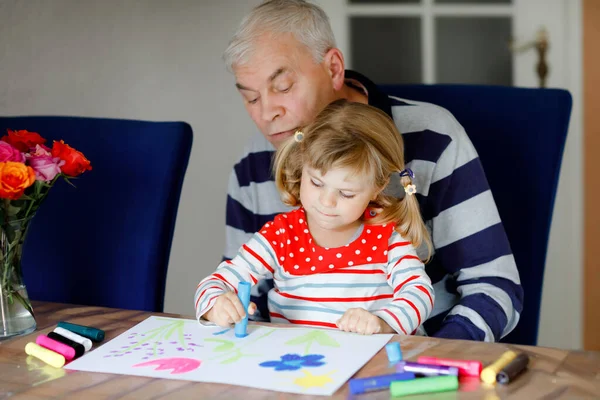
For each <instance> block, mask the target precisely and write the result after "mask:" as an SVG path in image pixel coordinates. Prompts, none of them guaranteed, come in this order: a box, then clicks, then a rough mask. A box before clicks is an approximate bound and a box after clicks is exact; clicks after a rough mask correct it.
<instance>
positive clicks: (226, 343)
mask: <svg viewBox="0 0 600 400" xmlns="http://www.w3.org/2000/svg"><path fill="white" fill-rule="evenodd" d="M204 341H205V342H216V343H221V344H220V345H219V346H217V347H215V348H214V349H213V350H214V351H229V350H231V349H232V348H234V347H235V344H234V343H233V342H232V341H230V340H223V339H212V338H208V339H204Z"/></svg>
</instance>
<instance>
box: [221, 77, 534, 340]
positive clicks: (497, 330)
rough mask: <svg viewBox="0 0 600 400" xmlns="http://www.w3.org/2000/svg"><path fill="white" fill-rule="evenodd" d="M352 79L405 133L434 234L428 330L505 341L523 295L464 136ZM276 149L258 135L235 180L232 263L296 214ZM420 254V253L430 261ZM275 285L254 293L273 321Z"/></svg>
mask: <svg viewBox="0 0 600 400" xmlns="http://www.w3.org/2000/svg"><path fill="white" fill-rule="evenodd" d="M346 77H347V78H350V79H354V80H357V81H359V82H360V83H361V84H362V85H364V86H365V87H366V89H367V90H368V97H369V104H371V105H373V106H375V107H378V108H380V109H381V110H383V111H385V112H386V113H388V114H389V115H390V116H391V117H392V118H393V119H394V122H395V124H396V126H397V127H398V130H399V131H400V132H401V133H402V137H403V140H404V145H405V160H406V165H407V167H409V168H411V169H412V170H413V171H415V174H416V177H415V183H416V186H417V191H418V193H417V199H418V200H419V203H420V206H421V212H422V216H423V219H424V220H425V223H426V225H427V227H428V229H429V231H430V234H431V235H432V239H433V244H434V250H435V252H434V254H433V257H432V260H431V261H430V262H429V263H428V264H427V266H426V271H427V274H428V275H429V277H430V278H431V280H432V282H433V284H434V285H433V287H434V291H435V295H436V301H435V306H434V309H433V312H432V314H431V317H430V318H429V320H428V321H426V322H425V324H424V327H425V329H426V331H427V333H428V334H429V335H431V336H437V337H446V338H457V339H471V340H485V341H497V340H499V339H500V338H501V337H503V336H505V335H506V334H508V333H509V332H510V331H511V330H512V329H513V328H514V327H515V325H516V324H517V322H518V320H519V313H520V312H521V310H522V301H523V290H522V287H521V284H520V280H519V273H518V272H517V268H516V265H515V260H514V258H513V256H512V252H511V249H510V245H509V243H508V239H507V237H506V234H505V232H504V228H503V226H502V222H501V221H500V216H499V215H498V211H497V209H496V204H495V202H494V199H493V197H492V194H491V192H490V189H489V186H488V183H487V180H486V177H485V174H484V172H483V169H482V167H481V163H480V162H479V158H478V156H477V153H476V151H475V149H474V147H473V145H472V143H471V141H470V140H469V138H468V137H467V135H466V133H465V131H464V129H463V127H462V126H461V125H460V124H459V123H458V122H457V121H456V119H455V118H454V117H453V116H452V115H451V114H450V113H449V112H448V111H447V110H445V109H443V108H441V107H438V106H435V105H433V104H428V103H422V102H415V101H410V100H405V99H398V98H393V97H388V96H386V95H385V94H383V93H381V92H380V91H379V90H378V88H377V86H376V85H374V84H373V83H372V82H371V81H370V80H368V79H367V78H366V77H364V76H362V75H360V74H358V73H356V72H353V71H347V72H346ZM273 154H274V149H273V146H272V145H271V144H270V143H269V142H267V140H266V139H265V138H264V137H263V136H262V135H260V134H259V133H257V135H256V136H255V139H254V140H253V141H252V142H251V143H250V145H249V146H248V147H247V148H246V152H245V154H244V155H243V156H242V158H241V160H240V161H239V162H238V163H237V164H236V165H235V166H234V168H233V171H232V173H231V176H230V180H229V187H228V195H227V215H226V223H227V226H226V248H225V253H224V259H231V258H233V257H235V256H236V254H237V253H238V250H239V248H240V247H241V246H242V245H243V244H244V243H246V242H247V241H248V240H250V238H251V237H252V235H253V234H254V233H255V232H257V231H258V230H259V229H260V228H261V227H262V226H263V225H264V224H265V223H266V222H268V221H270V220H273V219H274V217H275V215H276V214H279V213H282V212H287V211H290V210H291V208H290V207H287V206H285V205H284V204H283V203H282V202H281V200H280V198H279V194H278V193H277V189H276V187H275V183H274V181H273V178H272V175H271V160H272V157H273ZM420 250H421V249H418V252H419V254H421V255H423V253H421V252H420ZM272 287H273V281H272V280H269V279H267V280H263V281H261V282H259V283H258V284H257V285H256V286H254V287H253V298H252V301H254V302H255V303H257V305H258V307H259V310H260V314H261V315H260V317H259V318H256V319H263V320H268V319H269V315H268V307H267V293H268V292H269V290H270V289H271V288H272Z"/></svg>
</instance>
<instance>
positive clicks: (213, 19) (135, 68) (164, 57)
mask: <svg viewBox="0 0 600 400" xmlns="http://www.w3.org/2000/svg"><path fill="white" fill-rule="evenodd" d="M258 3H259V0H252V1H248V0H219V1H198V0H177V1H176V2H170V1H163V0H152V1H139V0H128V1H121V0H103V1H69V0H52V1H44V0H0V115H23V114H27V115H41V114H44V115H79V116H97V117H114V118H130V119H145V120H156V121H159V120H183V121H187V122H189V123H190V124H191V125H192V128H193V129H194V147H193V149H192V155H191V160H190V164H189V168H188V172H187V176H186V179H185V183H184V187H183V193H182V197H181V204H180V207H179V215H178V219H177V226H176V230H175V238H174V242H173V247H172V252H171V260H170V261H171V262H170V265H169V274H168V281H167V293H166V299H165V301H166V305H165V309H166V311H171V312H178V313H184V314H190V315H191V314H193V302H192V296H193V292H194V288H195V286H196V284H197V281H199V280H200V279H201V278H203V277H204V276H205V275H207V274H208V273H210V272H212V270H214V268H215V267H216V265H217V263H218V262H219V261H220V259H221V252H222V248H223V242H224V237H225V229H224V216H225V196H226V187H227V178H228V176H229V172H230V169H231V167H232V165H233V163H234V161H235V159H236V158H237V157H238V156H239V155H240V154H241V151H242V147H243V145H244V143H245V142H246V139H247V138H248V137H249V135H250V133H251V132H254V129H255V128H254V125H253V124H252V121H251V120H250V118H248V117H247V116H246V113H245V111H244V108H243V103H242V101H241V100H240V98H239V94H238V93H237V91H236V90H235V88H234V80H233V77H232V75H230V74H229V73H228V72H227V71H226V70H225V67H224V65H223V63H222V61H221V54H222V52H223V50H224V49H225V47H226V46H227V43H228V41H229V38H230V37H231V35H232V34H233V31H234V30H235V28H236V27H237V24H238V23H239V21H240V20H241V18H242V17H243V15H244V14H246V13H247V11H248V10H249V9H250V8H251V7H252V6H254V5H255V4H258ZM24 128H25V127H24ZM41 133H42V134H43V132H41ZM123 267H126V266H123Z"/></svg>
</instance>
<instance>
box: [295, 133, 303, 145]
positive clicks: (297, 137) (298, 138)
mask: <svg viewBox="0 0 600 400" xmlns="http://www.w3.org/2000/svg"><path fill="white" fill-rule="evenodd" d="M294 140H295V141H296V142H297V143H300V142H302V141H303V140H304V133H303V132H302V131H296V133H294Z"/></svg>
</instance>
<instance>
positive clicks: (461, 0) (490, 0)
mask: <svg viewBox="0 0 600 400" xmlns="http://www.w3.org/2000/svg"><path fill="white" fill-rule="evenodd" d="M434 1H435V3H436V4H476V5H477V4H511V3H512V0H434Z"/></svg>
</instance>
